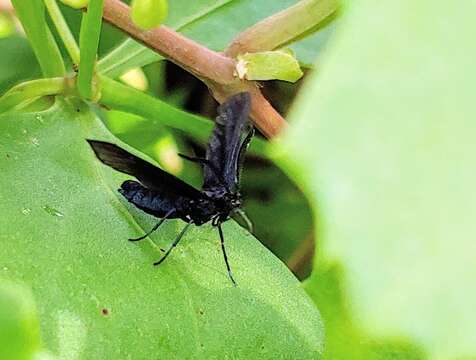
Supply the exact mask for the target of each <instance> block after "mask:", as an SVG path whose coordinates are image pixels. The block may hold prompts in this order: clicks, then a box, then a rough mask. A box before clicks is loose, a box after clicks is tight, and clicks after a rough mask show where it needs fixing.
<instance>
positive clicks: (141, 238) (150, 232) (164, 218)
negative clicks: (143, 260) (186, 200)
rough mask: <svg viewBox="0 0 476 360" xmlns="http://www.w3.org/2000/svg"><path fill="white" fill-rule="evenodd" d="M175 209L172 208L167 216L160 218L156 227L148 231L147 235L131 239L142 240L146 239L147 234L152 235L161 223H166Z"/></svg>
mask: <svg viewBox="0 0 476 360" xmlns="http://www.w3.org/2000/svg"><path fill="white" fill-rule="evenodd" d="M174 211H175V209H172V210H170V211H169V212H168V213H167V214H165V216H164V217H163V218H162V219H160V221H159V222H158V223H157V224H155V225H154V227H153V228H152V229H151V230H150V231H149V232H148V233H146V234H145V235H143V236H141V237H138V238H135V239H129V241H141V240H144V239H145V238H146V237H147V236H150V235H151V234H152V233H153V232H154V231H155V230H157V229H158V228H159V226H160V225H162V224H163V223H164V221H165V220H167V218H168V217H169V216H170V215H172V214H173V212H174Z"/></svg>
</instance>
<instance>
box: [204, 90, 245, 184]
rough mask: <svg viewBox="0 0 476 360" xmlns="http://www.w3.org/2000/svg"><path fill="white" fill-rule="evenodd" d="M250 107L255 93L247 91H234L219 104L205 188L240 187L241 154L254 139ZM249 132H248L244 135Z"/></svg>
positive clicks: (209, 145)
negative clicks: (252, 94) (237, 92)
mask: <svg viewBox="0 0 476 360" xmlns="http://www.w3.org/2000/svg"><path fill="white" fill-rule="evenodd" d="M250 109H251V97H250V94H249V93H247V92H242V93H239V94H236V95H233V96H232V97H230V98H229V99H228V100H227V101H226V102H224V103H223V104H222V105H221V106H220V107H219V108H218V116H217V118H216V120H215V128H214V129H213V132H212V135H211V136H210V139H209V142H208V147H207V151H206V160H207V163H206V164H205V166H204V182H203V187H202V189H203V190H204V191H205V192H210V191H212V192H213V191H226V192H228V191H231V192H235V191H237V190H238V182H239V173H240V162H241V160H240V158H242V157H243V155H244V150H245V149H246V147H247V146H248V143H249V141H250V140H251V137H250V136H249V134H250V131H251V129H252V127H251V125H250V123H249V120H248V116H249V114H250ZM245 134H248V136H246V137H245V139H243V137H244V136H245Z"/></svg>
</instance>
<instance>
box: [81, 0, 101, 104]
mask: <svg viewBox="0 0 476 360" xmlns="http://www.w3.org/2000/svg"><path fill="white" fill-rule="evenodd" d="M103 5H104V0H91V1H90V2H89V6H88V9H87V12H86V13H85V14H83V20H82V22H81V32H80V35H79V47H80V49H81V50H80V52H81V59H80V62H79V72H78V90H79V93H80V94H81V96H83V97H84V98H86V99H90V100H91V99H93V98H95V97H96V93H97V91H95V89H94V88H95V86H94V84H93V74H94V67H95V64H96V53H97V49H98V45H99V35H100V33H101V25H102V12H103ZM93 100H94V99H93Z"/></svg>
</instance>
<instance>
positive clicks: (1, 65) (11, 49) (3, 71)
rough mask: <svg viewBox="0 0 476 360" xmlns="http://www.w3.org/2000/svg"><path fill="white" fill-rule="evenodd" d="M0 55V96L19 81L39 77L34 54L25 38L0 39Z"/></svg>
mask: <svg viewBox="0 0 476 360" xmlns="http://www.w3.org/2000/svg"><path fill="white" fill-rule="evenodd" d="M0 54H2V56H0V94H3V93H4V92H5V91H6V90H8V89H9V88H10V87H11V86H12V85H15V84H16V83H17V82H19V81H22V80H27V79H31V78H34V77H38V76H39V75H40V69H39V66H38V62H37V60H36V58H35V54H34V53H33V51H32V50H31V47H30V45H29V44H28V41H27V40H26V39H25V38H23V37H20V36H10V37H7V38H4V39H0ZM11 64H15V66H11Z"/></svg>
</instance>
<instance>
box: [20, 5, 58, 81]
mask: <svg viewBox="0 0 476 360" xmlns="http://www.w3.org/2000/svg"><path fill="white" fill-rule="evenodd" d="M12 4H13V5H14V6H15V10H16V13H17V16H18V18H19V19H20V21H21V22H22V24H23V27H24V29H25V32H26V34H27V35H28V40H29V41H30V44H31V47H32V48H33V51H34V52H35V55H36V57H37V59H38V62H39V63H40V67H41V70H42V72H43V75H45V76H47V77H54V76H62V75H64V73H65V68H64V63H63V59H62V58H61V54H60V52H59V49H58V46H57V45H56V43H55V40H54V38H53V35H52V34H51V31H50V29H49V27H48V24H47V23H46V19H45V17H44V14H45V6H44V4H43V2H42V1H36V0H12Z"/></svg>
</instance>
